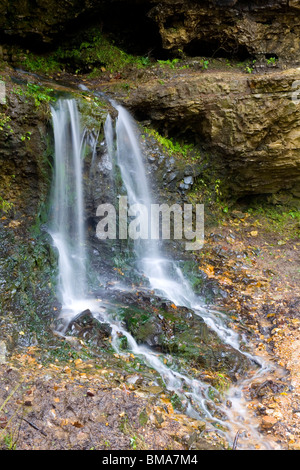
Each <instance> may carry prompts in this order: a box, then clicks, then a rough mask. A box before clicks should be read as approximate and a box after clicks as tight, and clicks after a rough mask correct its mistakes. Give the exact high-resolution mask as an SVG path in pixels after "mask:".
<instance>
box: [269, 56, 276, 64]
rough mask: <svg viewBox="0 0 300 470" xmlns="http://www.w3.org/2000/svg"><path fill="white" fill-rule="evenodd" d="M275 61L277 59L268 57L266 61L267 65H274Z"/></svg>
mask: <svg viewBox="0 0 300 470" xmlns="http://www.w3.org/2000/svg"><path fill="white" fill-rule="evenodd" d="M277 60H278V59H276V57H270V58H269V59H267V64H268V65H274V64H276V61H277Z"/></svg>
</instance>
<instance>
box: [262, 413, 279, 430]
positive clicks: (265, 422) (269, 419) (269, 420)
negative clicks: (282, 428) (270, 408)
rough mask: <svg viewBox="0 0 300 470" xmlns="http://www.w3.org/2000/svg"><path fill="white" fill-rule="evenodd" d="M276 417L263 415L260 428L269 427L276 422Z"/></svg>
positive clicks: (265, 428)
mask: <svg viewBox="0 0 300 470" xmlns="http://www.w3.org/2000/svg"><path fill="white" fill-rule="evenodd" d="M277 421H278V420H277V419H276V418H274V416H264V417H263V418H262V421H261V428H262V430H264V431H267V430H269V429H271V428H272V427H273V426H275V424H276V423H277Z"/></svg>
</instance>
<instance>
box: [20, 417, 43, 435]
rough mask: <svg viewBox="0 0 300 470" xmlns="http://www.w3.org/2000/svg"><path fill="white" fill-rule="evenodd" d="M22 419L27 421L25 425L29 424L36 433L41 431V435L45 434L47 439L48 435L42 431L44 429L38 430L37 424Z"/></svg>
mask: <svg viewBox="0 0 300 470" xmlns="http://www.w3.org/2000/svg"><path fill="white" fill-rule="evenodd" d="M21 419H22V420H23V421H25V423H27V424H29V426H31V427H32V428H33V429H35V430H36V431H39V432H40V433H41V434H43V436H45V437H47V434H46V433H45V432H44V431H42V429H40V428H38V427H37V426H36V425H35V424H33V423H31V422H30V421H28V419H26V418H23V417H21Z"/></svg>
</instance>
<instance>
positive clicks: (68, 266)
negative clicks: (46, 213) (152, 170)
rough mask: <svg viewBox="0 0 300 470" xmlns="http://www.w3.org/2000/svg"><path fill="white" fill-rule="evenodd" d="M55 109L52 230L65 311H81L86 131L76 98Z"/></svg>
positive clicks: (84, 272)
mask: <svg viewBox="0 0 300 470" xmlns="http://www.w3.org/2000/svg"><path fill="white" fill-rule="evenodd" d="M51 111H52V122H53V131H54V141H55V165H54V168H55V169H54V182H53V189H52V194H53V195H52V202H53V203H52V218H51V221H50V227H49V232H50V234H51V236H52V239H53V243H54V246H55V247H56V249H57V251H58V263H59V294H60V300H61V302H62V308H63V311H64V312H68V311H69V312H74V311H76V312H77V313H78V311H81V310H82V303H83V301H84V299H85V295H86V254H85V223H84V197H83V184H82V165H83V152H84V146H85V145H84V134H83V132H82V129H81V123H80V116H79V112H78V109H77V105H76V101H75V100H59V101H58V103H57V105H56V106H55V108H54V107H52V109H51ZM80 309H81V310H80ZM70 315H71V316H72V313H70Z"/></svg>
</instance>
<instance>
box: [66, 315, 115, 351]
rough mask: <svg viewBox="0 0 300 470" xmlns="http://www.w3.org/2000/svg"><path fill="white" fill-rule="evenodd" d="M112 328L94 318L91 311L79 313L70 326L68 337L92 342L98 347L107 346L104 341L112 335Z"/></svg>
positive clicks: (67, 332) (67, 331)
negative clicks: (71, 336)
mask: <svg viewBox="0 0 300 470" xmlns="http://www.w3.org/2000/svg"><path fill="white" fill-rule="evenodd" d="M111 331H112V330H111V327H110V325H109V324H107V323H101V322H100V321H99V320H97V319H96V318H94V316H93V314H92V313H91V311H90V310H84V311H83V312H81V313H79V314H78V315H77V316H76V317H75V318H74V319H73V320H72V321H71V322H70V324H69V325H68V328H67V330H66V335H73V336H77V337H79V338H82V339H84V340H86V341H89V342H91V343H92V344H94V345H96V346H99V347H100V346H103V345H104V346H105V343H103V341H104V340H105V339H107V338H108V337H109V336H110V334H111Z"/></svg>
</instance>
